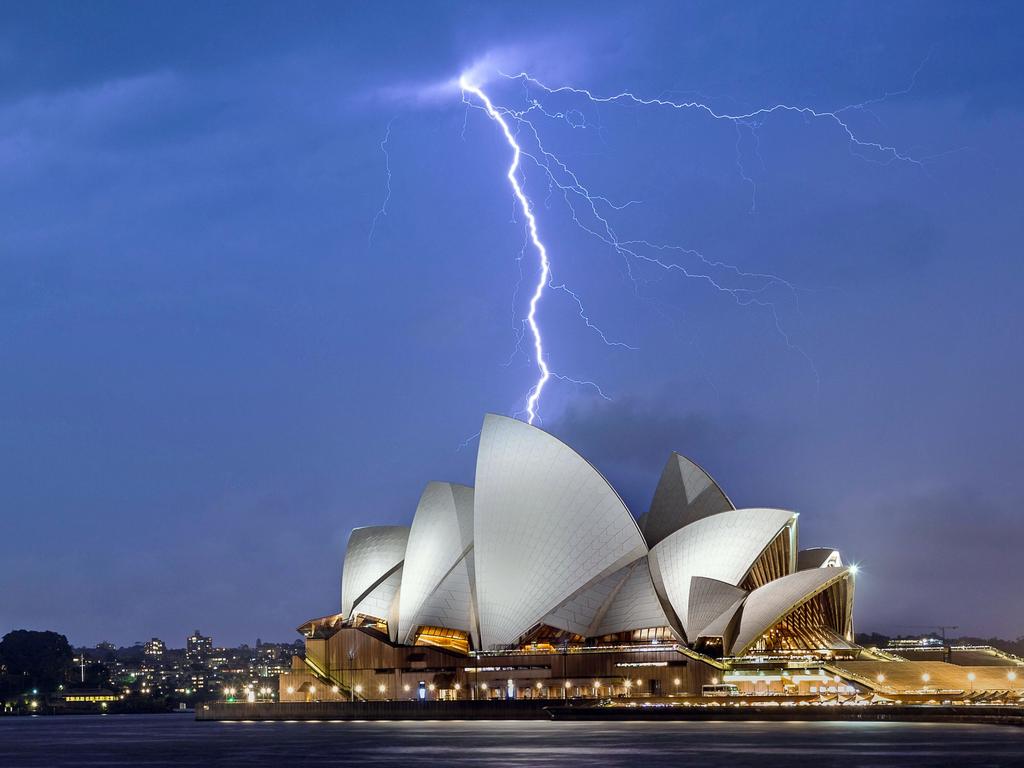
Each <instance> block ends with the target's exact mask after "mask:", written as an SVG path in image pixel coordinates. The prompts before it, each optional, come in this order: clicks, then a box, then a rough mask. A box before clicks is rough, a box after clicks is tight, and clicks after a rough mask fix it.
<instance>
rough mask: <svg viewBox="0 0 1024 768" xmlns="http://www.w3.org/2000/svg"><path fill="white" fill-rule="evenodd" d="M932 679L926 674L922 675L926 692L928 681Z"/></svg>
mask: <svg viewBox="0 0 1024 768" xmlns="http://www.w3.org/2000/svg"><path fill="white" fill-rule="evenodd" d="M931 679H932V676H931V675H929V674H928V673H927V672H925V673H924V674H923V675H921V682H922V683H924V690H926V691H927V690H928V681H929V680H931Z"/></svg>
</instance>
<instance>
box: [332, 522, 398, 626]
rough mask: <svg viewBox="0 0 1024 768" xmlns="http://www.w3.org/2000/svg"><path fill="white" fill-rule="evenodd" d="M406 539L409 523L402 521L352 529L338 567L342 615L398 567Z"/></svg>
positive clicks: (349, 613) (347, 612) (348, 613)
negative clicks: (400, 522)
mask: <svg viewBox="0 0 1024 768" xmlns="http://www.w3.org/2000/svg"><path fill="white" fill-rule="evenodd" d="M408 540H409V527H408V526H405V525H372V526H367V527H366V528H356V529H354V530H353V531H352V533H351V534H350V535H349V537H348V546H346V548H345V563H344V565H343V566H342V570H341V612H342V614H343V615H344V616H346V617H347V616H350V615H351V614H352V608H353V606H354V604H355V603H356V602H357V601H358V600H360V599H362V598H363V597H365V595H366V593H367V592H369V591H370V590H371V589H373V588H374V587H375V586H376V585H377V584H378V583H379V582H380V581H382V580H383V579H384V578H386V577H387V576H389V575H390V574H391V573H392V572H393V571H395V570H397V568H398V567H399V566H400V565H401V563H402V560H403V559H404V558H405V547H406V543H407V542H408ZM382 618H384V617H382Z"/></svg>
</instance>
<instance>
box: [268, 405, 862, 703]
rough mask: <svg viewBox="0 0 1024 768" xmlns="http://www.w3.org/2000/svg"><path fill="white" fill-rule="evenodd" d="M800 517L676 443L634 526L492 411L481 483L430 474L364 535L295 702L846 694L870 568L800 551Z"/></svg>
mask: <svg viewBox="0 0 1024 768" xmlns="http://www.w3.org/2000/svg"><path fill="white" fill-rule="evenodd" d="M797 523H798V517H797V513H795V512H790V511H787V510H783V509H764V508H750V509H736V507H735V506H734V505H733V503H732V502H731V501H730V500H729V497H728V496H727V495H726V494H725V493H724V492H723V491H722V489H721V488H719V486H718V485H717V484H716V483H715V481H714V480H713V479H712V478H711V477H710V476H709V475H708V474H707V473H706V472H705V471H704V470H703V469H701V468H700V467H699V466H698V465H697V464H695V463H694V462H692V461H690V460H689V459H687V458H685V457H683V456H681V455H679V454H675V453H673V454H672V455H671V456H670V457H669V458H668V462H667V464H666V466H665V469H664V471H663V473H662V475H661V479H660V481H659V483H658V486H657V489H656V490H655V492H654V497H653V500H652V502H651V505H650V509H649V510H647V512H646V513H645V514H643V515H642V516H640V517H639V518H634V516H633V514H632V513H631V512H630V510H629V509H627V508H626V505H625V504H624V503H623V501H622V499H621V498H620V497H619V495H618V494H617V493H616V491H615V489H614V488H612V487H611V486H610V485H609V483H608V482H607V481H606V480H605V478H604V477H603V476H602V475H601V474H600V472H598V471H597V470H596V469H595V468H594V467H593V466H591V465H590V464H589V463H588V462H587V461H586V460H585V459H584V458H583V457H581V456H580V455H579V454H577V453H576V452H575V451H574V450H573V449H572V448H570V447H569V446H567V445H565V444H564V443H562V442H561V441H559V440H558V439H556V438H555V437H553V436H551V435H550V434H548V433H546V432H544V431H543V430H541V429H538V428H537V427H534V426H530V425H528V424H526V423H524V422H522V421H518V420H516V419H512V418H506V417H503V416H496V415H493V414H489V415H487V416H486V417H485V419H484V424H483V428H482V431H481V434H480V444H479V451H478V454H477V462H476V478H475V486H474V487H468V486H464V485H456V484H453V483H446V482H431V483H428V484H427V486H426V488H425V489H424V490H423V494H422V496H421V497H420V500H419V504H418V506H417V507H416V510H415V513H414V514H413V515H412V521H411V524H410V525H408V526H393V525H388V526H374V525H370V526H367V527H364V528H357V529H355V530H353V531H352V533H351V535H350V537H349V540H348V546H347V550H346V552H345V558H344V565H343V569H342V582H341V611H340V613H336V614H334V615H331V616H326V617H323V618H319V619H313V620H310V621H308V622H306V623H305V624H303V625H302V626H301V627H300V628H299V629H300V631H301V632H302V633H303V635H304V636H305V638H306V639H305V643H306V653H305V657H304V658H303V657H296V659H295V661H294V664H293V670H292V671H291V672H290V673H287V674H285V675H282V679H281V699H282V700H283V701H288V700H303V699H306V700H308V699H309V698H310V697H311V695H313V694H312V693H311V692H315V696H316V698H317V699H330V698H332V697H336V698H341V699H346V700H347V699H350V698H363V699H393V698H416V697H429V698H431V699H434V698H438V699H444V698H462V699H469V698H497V697H500V698H507V697H516V698H537V697H542V698H568V697H578V696H594V697H602V698H603V697H618V696H632V695H652V696H657V695H674V694H685V693H700V692H702V691H704V692H707V691H708V690H715V689H716V687H727V688H730V687H734V686H737V685H739V684H740V683H741V682H744V681H746V682H751V683H752V685H754V686H755V687H754V688H751V690H760V689H757V688H756V686H761V687H762V688H763V689H764V692H768V691H769V690H771V689H772V686H773V685H775V684H776V683H777V684H778V685H783V686H788V687H789V689H790V690H792V691H794V692H805V693H806V692H807V691H817V690H819V688H820V690H821V691H823V692H824V691H825V690H828V689H830V690H831V691H836V689H837V685H838V687H839V688H840V689H842V683H840V682H839V681H838V679H837V678H834V677H833V675H832V674H831V673H829V672H827V671H825V670H824V669H823V665H824V664H825V663H826V662H829V661H834V660H837V659H853V658H855V657H857V656H858V655H859V654H860V651H861V649H859V648H858V647H857V646H856V645H855V644H854V643H853V596H854V575H855V569H853V568H849V567H845V566H844V565H843V562H842V559H841V557H840V554H839V552H838V551H836V550H834V549H805V550H800V549H799V548H798V544H797V528H798V525H797ZM765 663H769V664H772V663H775V664H776V665H777V666H778V668H779V669H784V668H785V669H790V668H797V669H798V671H797V672H795V673H793V674H788V675H787V674H779V675H772V674H765V671H764V669H765V667H764V664H765ZM802 666H803V667H806V669H803V670H800V669H799V668H801V667H802ZM754 669H758V670H759V671H758V672H757V673H756V678H757V679H754V678H752V677H750V674H752V673H751V672H750V671H751V670H754ZM745 670H746V671H745ZM745 675H747V677H744V676H745ZM778 685H776V687H778Z"/></svg>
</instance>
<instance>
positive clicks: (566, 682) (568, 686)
mask: <svg viewBox="0 0 1024 768" xmlns="http://www.w3.org/2000/svg"><path fill="white" fill-rule="evenodd" d="M565 687H566V688H572V683H570V682H569V681H568V680H566V681H565Z"/></svg>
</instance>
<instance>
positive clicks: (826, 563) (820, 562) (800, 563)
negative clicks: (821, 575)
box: [796, 547, 843, 571]
mask: <svg viewBox="0 0 1024 768" xmlns="http://www.w3.org/2000/svg"><path fill="white" fill-rule="evenodd" d="M842 567H843V558H842V557H841V556H840V554H839V550H838V549H832V548H831V547H812V548H811V549H801V550H800V552H799V553H798V554H797V558H796V569H797V570H798V571H806V570H807V569H808V568H842Z"/></svg>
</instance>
